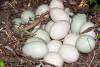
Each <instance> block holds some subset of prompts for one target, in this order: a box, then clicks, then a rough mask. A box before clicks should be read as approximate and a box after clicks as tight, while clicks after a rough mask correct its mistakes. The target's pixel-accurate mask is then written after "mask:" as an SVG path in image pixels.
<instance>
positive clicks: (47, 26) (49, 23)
mask: <svg viewBox="0 0 100 67" xmlns="http://www.w3.org/2000/svg"><path fill="white" fill-rule="evenodd" d="M53 24H54V22H53V21H52V20H51V21H49V22H48V23H47V24H46V26H45V30H46V31H47V32H50V29H51V27H52V25H53Z"/></svg>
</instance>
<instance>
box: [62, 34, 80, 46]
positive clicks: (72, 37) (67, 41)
mask: <svg viewBox="0 0 100 67" xmlns="http://www.w3.org/2000/svg"><path fill="white" fill-rule="evenodd" d="M78 37H79V35H78V34H76V33H70V34H68V35H67V36H66V37H65V38H64V41H63V44H70V45H73V46H75V44H76V40H77V38H78Z"/></svg>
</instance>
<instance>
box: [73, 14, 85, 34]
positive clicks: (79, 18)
mask: <svg viewBox="0 0 100 67" xmlns="http://www.w3.org/2000/svg"><path fill="white" fill-rule="evenodd" d="M85 23H86V15H85V14H77V15H75V16H74V17H73V21H72V23H71V31H72V32H74V33H79V32H80V28H81V26H82V25H83V24H85Z"/></svg>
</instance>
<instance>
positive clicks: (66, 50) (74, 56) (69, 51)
mask: <svg viewBox="0 0 100 67" xmlns="http://www.w3.org/2000/svg"><path fill="white" fill-rule="evenodd" d="M59 54H60V55H61V56H62V58H63V60H64V61H65V62H66V63H73V62H76V61H77V60H78V58H79V52H78V50H77V49H76V48H75V47H74V46H72V45H63V46H62V47H61V48H60V50H59Z"/></svg>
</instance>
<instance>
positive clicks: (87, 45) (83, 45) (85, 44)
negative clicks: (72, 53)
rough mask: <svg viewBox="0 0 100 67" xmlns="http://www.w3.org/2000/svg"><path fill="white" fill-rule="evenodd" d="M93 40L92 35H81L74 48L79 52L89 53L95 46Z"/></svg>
mask: <svg viewBox="0 0 100 67" xmlns="http://www.w3.org/2000/svg"><path fill="white" fill-rule="evenodd" d="M95 43H96V42H95V40H94V38H93V37H92V36H89V35H81V36H80V37H79V38H78V39H77V42H76V48H77V49H78V50H79V51H80V52H81V53H89V52H91V51H92V50H93V49H94V48H95Z"/></svg>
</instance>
